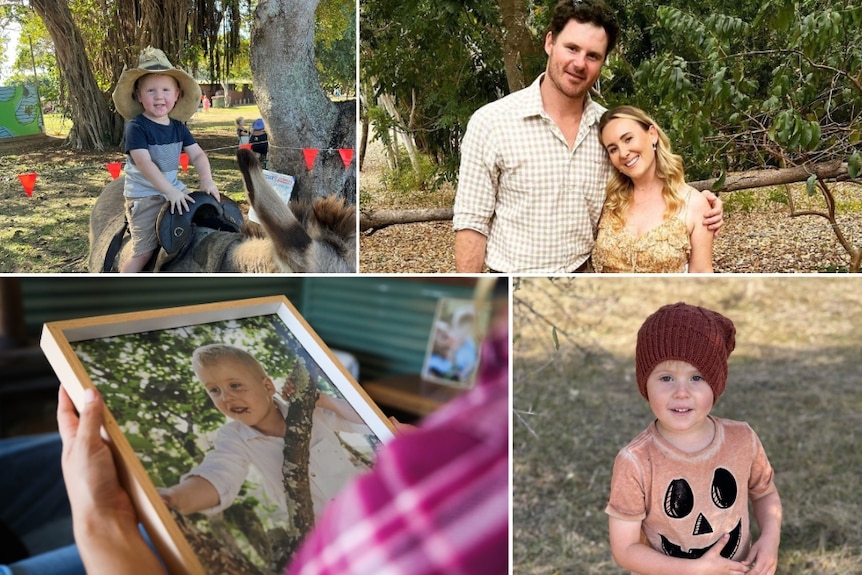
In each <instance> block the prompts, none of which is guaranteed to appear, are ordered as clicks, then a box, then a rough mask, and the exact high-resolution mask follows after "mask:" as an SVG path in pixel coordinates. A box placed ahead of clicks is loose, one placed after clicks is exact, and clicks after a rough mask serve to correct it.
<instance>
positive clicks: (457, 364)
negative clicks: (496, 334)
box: [422, 298, 489, 388]
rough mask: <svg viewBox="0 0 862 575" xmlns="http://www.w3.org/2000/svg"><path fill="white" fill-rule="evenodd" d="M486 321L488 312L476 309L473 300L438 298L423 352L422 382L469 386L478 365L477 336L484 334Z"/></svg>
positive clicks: (479, 344)
mask: <svg viewBox="0 0 862 575" xmlns="http://www.w3.org/2000/svg"><path fill="white" fill-rule="evenodd" d="M488 318H489V311H488V309H487V308H483V309H479V310H477V309H476V303H475V301H474V300H471V299H458V298H441V299H440V300H439V301H438V302H437V311H436V313H435V314H434V324H433V326H432V328H431V336H430V337H429V339H428V347H427V349H426V351H425V361H424V362H423V364H422V379H424V380H425V381H431V382H434V383H439V384H442V385H448V386H452V387H459V388H469V387H472V386H473V383H474V382H475V380H476V368H477V367H478V365H479V348H480V347H481V341H480V334H483V333H485V330H486V329H487V326H488Z"/></svg>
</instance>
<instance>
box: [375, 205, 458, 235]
mask: <svg viewBox="0 0 862 575" xmlns="http://www.w3.org/2000/svg"><path fill="white" fill-rule="evenodd" d="M451 219H452V208H451V207H450V208H417V209H412V210H374V211H370V212H369V211H364V210H363V211H361V212H360V213H359V229H360V231H363V232H364V231H368V230H371V231H372V232H373V231H376V230H379V229H382V228H385V227H388V226H392V225H395V224H415V223H418V222H440V221H445V220H451Z"/></svg>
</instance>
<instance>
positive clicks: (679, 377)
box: [605, 303, 781, 575]
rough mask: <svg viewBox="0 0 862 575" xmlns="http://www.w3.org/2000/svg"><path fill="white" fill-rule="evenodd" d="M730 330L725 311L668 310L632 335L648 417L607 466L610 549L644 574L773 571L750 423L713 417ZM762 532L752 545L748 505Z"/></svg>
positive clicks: (773, 495) (774, 553)
mask: <svg viewBox="0 0 862 575" xmlns="http://www.w3.org/2000/svg"><path fill="white" fill-rule="evenodd" d="M735 345H736V328H735V327H734V325H733V322H731V321H730V320H729V319H728V318H726V317H724V316H723V315H721V314H719V313H717V312H714V311H711V310H708V309H705V308H702V307H697V306H692V305H688V304H684V303H677V304H674V305H667V306H664V307H662V308H660V309H659V310H658V311H656V312H655V313H654V314H652V315H651V316H649V317H648V318H647V319H646V321H645V322H644V324H643V325H642V326H641V328H640V330H639V331H638V336H637V347H636V352H635V363H636V377H637V383H638V388H639V390H640V393H641V395H642V396H643V397H644V398H645V399H646V400H647V401H648V402H649V406H650V409H651V410H652V412H653V414H654V415H655V417H656V419H655V421H654V422H653V423H652V424H650V426H649V427H648V428H647V429H646V430H645V431H644V432H642V433H641V434H640V435H638V436H637V437H636V438H635V439H634V440H632V441H631V442H630V443H629V444H628V445H627V446H626V447H625V448H623V449H622V450H621V451H620V452H619V454H618V455H617V457H616V460H615V462H614V470H613V477H612V479H611V494H610V500H609V502H608V505H607V508H606V510H605V511H606V513H607V514H608V515H609V531H610V544H611V552H612V553H613V556H614V559H615V560H616V562H617V563H618V564H619V565H620V566H621V567H623V568H625V569H629V570H631V571H633V572H635V573H639V574H641V575H647V574H652V573H655V574H662V575H663V574H666V573H681V574H684V573H738V574H743V573H746V574H748V575H772V574H774V573H775V568H776V564H777V558H778V544H779V539H780V529H781V500H780V498H779V496H778V491H777V489H776V487H775V484H774V482H773V470H772V467H771V466H770V464H769V460H768V459H767V457H766V453H765V452H764V450H763V446H762V445H761V443H760V440H759V439H758V437H757V435H756V434H755V432H754V431H753V430H752V429H751V427H749V426H748V424H747V423H743V422H739V421H732V420H729V419H721V418H718V417H714V416H712V415H710V411H711V410H712V407H713V405H715V402H716V401H717V400H718V398H719V396H720V395H721V394H722V393H723V392H724V389H725V384H726V381H727V358H728V356H729V355H730V353H731V352H732V351H733V349H734V347H735ZM749 501H751V502H752V506H753V510H754V516H755V519H756V521H757V523H758V525H759V527H760V532H761V534H760V537H759V539H758V540H757V541H756V542H755V543H754V544H752V542H751V531H750V528H749V519H748V518H749V515H748V504H749Z"/></svg>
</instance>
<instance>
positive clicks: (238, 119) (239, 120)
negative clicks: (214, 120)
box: [234, 116, 245, 126]
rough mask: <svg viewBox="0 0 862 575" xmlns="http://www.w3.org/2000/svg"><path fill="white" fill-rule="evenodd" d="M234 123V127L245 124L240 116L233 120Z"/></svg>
mask: <svg viewBox="0 0 862 575" xmlns="http://www.w3.org/2000/svg"><path fill="white" fill-rule="evenodd" d="M234 122H236V125H237V126H239V125H240V124H242V123H243V122H245V118H243V117H242V116H239V117H238V118H237V119H236V120H234Z"/></svg>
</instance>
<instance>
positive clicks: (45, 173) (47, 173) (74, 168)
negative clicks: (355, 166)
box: [0, 143, 353, 184]
mask: <svg viewBox="0 0 862 575" xmlns="http://www.w3.org/2000/svg"><path fill="white" fill-rule="evenodd" d="M245 145H248V144H245ZM239 147H240V144H236V145H234V146H222V147H221V148H210V149H208V150H204V153H206V154H207V155H209V154H210V153H211V152H220V151H222V150H235V149H238V148H239ZM269 147H271V148H278V149H279V150H299V151H302V152H303V153H305V151H306V150H317V152H338V153H342V150H350V151H351V152H352V151H353V149H352V148H297V147H293V146H275V145H273V144H272V143H270V144H269ZM123 157H124V158H125V155H124V156H123ZM342 159H344V157H343V156H342ZM116 161H117V162H124V161H125V160H116ZM109 163H113V162H105V163H103V164H98V165H87V166H72V167H68V168H53V169H51V170H47V171H40V172H38V175H39V177H43V176H48V177H50V176H51V175H52V174H56V173H60V172H70V171H71V172H74V171H86V170H104V169H106V168H105V166H106V165H107V164H109ZM345 167H347V166H345ZM309 169H310V168H309ZM25 173H32V172H21V174H25ZM18 175H19V174H14V175H11V176H0V183H2V184H7V183H10V182H14V181H16V180H18V179H19V178H18Z"/></svg>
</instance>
